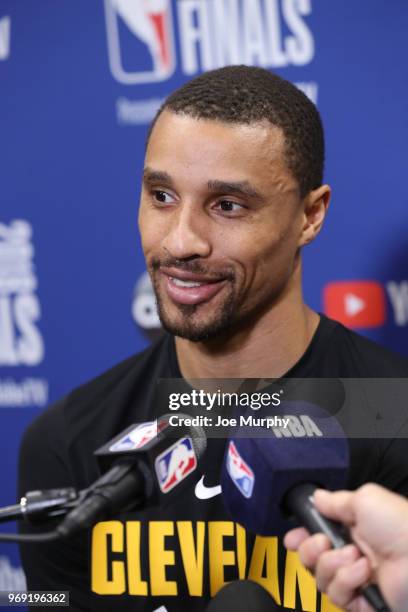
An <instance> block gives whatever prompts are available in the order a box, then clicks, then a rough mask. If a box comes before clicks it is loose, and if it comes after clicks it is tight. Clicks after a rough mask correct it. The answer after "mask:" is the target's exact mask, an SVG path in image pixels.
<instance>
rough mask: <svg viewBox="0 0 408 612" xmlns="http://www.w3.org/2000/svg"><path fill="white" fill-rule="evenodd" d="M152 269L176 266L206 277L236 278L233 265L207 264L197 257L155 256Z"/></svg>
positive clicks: (151, 264)
mask: <svg viewBox="0 0 408 612" xmlns="http://www.w3.org/2000/svg"><path fill="white" fill-rule="evenodd" d="M150 266H151V269H152V270H153V271H155V272H156V271H157V270H159V269H160V268H176V269H178V270H184V271H185V272H191V274H201V275H203V276H206V277H213V278H214V279H219V278H225V279H226V280H231V281H232V280H234V279H235V274H234V271H233V269H232V268H231V267H228V268H226V267H225V266H224V267H219V268H218V267H217V266H216V265H214V266H211V267H209V266H206V265H203V263H202V262H201V261H199V260H197V259H191V260H189V259H176V258H175V257H167V258H164V259H159V258H158V257H153V258H152V260H151V262H150Z"/></svg>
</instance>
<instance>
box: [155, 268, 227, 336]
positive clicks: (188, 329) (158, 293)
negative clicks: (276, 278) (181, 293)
mask: <svg viewBox="0 0 408 612" xmlns="http://www.w3.org/2000/svg"><path fill="white" fill-rule="evenodd" d="M162 265H163V266H165V267H173V268H179V269H180V270H186V271H189V272H191V273H194V274H203V275H208V272H209V271H208V269H204V267H203V266H202V265H201V264H200V263H199V262H197V261H190V262H187V261H186V262H185V261H182V260H171V261H170V260H168V261H165V262H162V261H159V260H156V259H154V260H153V261H152V264H151V271H150V276H151V279H152V284H153V290H154V293H155V297H156V304H157V312H158V315H159V318H160V322H161V324H162V326H163V328H164V329H165V330H166V331H168V332H169V333H170V334H173V335H174V336H179V337H180V338H185V339H186V340H190V341H191V342H203V341H207V340H213V339H215V338H219V337H220V336H225V335H228V332H229V331H230V330H231V329H232V327H233V325H234V323H235V321H236V313H237V311H238V298H237V295H236V283H235V274H234V273H233V271H232V270H228V271H223V272H222V273H221V274H219V277H223V278H226V279H227V280H228V291H227V295H226V296H225V298H224V300H223V301H222V303H221V304H218V306H217V307H216V308H214V311H213V312H211V313H210V314H208V315H207V316H206V318H205V320H202V317H201V316H200V309H202V307H203V306H204V305H205V304H206V303H200V304H175V303H173V302H172V303H171V304H170V305H167V304H166V301H167V300H169V298H166V297H164V296H163V295H162V288H161V286H160V281H159V279H158V273H157V271H158V270H159V268H160V266H162ZM173 313H174V314H173Z"/></svg>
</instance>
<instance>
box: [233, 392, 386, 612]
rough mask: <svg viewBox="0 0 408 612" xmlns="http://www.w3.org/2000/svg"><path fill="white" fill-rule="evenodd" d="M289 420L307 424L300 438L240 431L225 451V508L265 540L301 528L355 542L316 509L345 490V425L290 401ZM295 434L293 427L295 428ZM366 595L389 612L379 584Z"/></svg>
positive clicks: (377, 607) (342, 543)
mask: <svg viewBox="0 0 408 612" xmlns="http://www.w3.org/2000/svg"><path fill="white" fill-rule="evenodd" d="M281 408H282V409H286V410H287V411H288V414H285V417H286V418H288V417H289V418H292V419H296V420H297V422H298V423H299V424H300V423H302V424H303V425H302V426H300V425H299V427H298V428H297V433H296V435H294V434H292V433H291V432H286V433H285V434H284V433H283V432H282V429H278V430H276V431H275V430H273V429H272V430H268V431H267V430H264V431H263V432H260V431H258V432H257V437H254V431H253V428H250V427H246V428H243V427H241V428H239V429H238V430H237V431H236V432H235V434H234V437H233V438H232V439H230V440H229V443H228V445H227V448H226V453H225V460H224V463H223V469H222V476H221V482H222V494H223V501H224V505H225V506H226V508H227V510H228V512H229V513H230V515H231V516H232V518H233V519H234V520H235V521H237V522H238V523H240V524H241V525H243V526H244V527H246V528H247V529H248V530H249V531H252V532H253V533H256V534H260V535H283V534H284V533H286V531H288V530H289V529H292V528H293V527H296V526H297V525H298V524H299V523H300V524H301V525H303V526H304V527H306V528H307V529H308V530H309V532H310V533H320V532H323V533H325V534H326V535H327V536H328V537H329V539H330V541H331V543H332V545H333V546H334V547H335V548H341V547H342V546H345V545H346V544H347V543H350V542H351V539H350V537H349V534H348V530H347V529H345V528H344V527H343V526H342V525H341V524H339V523H336V522H335V521H331V520H329V519H326V518H325V517H323V516H322V515H321V514H320V513H319V512H318V511H317V510H316V508H315V506H314V504H313V498H312V496H313V492H314V491H315V489H317V488H326V489H331V490H336V489H341V488H344V487H345V485H346V482H347V471H348V465H349V451H348V442H347V439H346V437H345V434H344V431H343V430H342V428H341V426H340V424H339V423H338V422H337V420H336V419H334V418H333V417H330V416H328V414H327V413H326V412H325V411H323V410H322V409H321V408H319V407H318V406H316V405H313V404H309V403H307V402H296V403H293V404H292V403H291V402H286V403H285V405H283V404H282V406H281ZM292 429H293V428H292ZM361 593H362V594H363V595H364V597H365V598H366V599H367V601H369V603H370V604H371V605H372V606H373V608H374V609H375V610H377V611H382V612H385V611H386V610H388V608H387V606H386V604H385V602H384V600H383V598H382V596H381V593H380V591H379V589H378V587H377V586H376V585H369V586H367V587H365V588H363V589H362V590H361Z"/></svg>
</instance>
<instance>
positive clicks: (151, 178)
mask: <svg viewBox="0 0 408 612" xmlns="http://www.w3.org/2000/svg"><path fill="white" fill-rule="evenodd" d="M143 180H144V181H145V182H146V183H153V182H155V181H163V182H164V183H168V184H169V185H172V184H173V179H172V178H171V176H170V174H168V173H167V172H161V171H160V170H153V169H152V168H149V166H146V168H144V170H143Z"/></svg>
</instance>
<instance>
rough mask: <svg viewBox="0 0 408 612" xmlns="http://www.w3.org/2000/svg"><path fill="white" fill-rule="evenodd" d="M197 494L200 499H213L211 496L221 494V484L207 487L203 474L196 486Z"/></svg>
mask: <svg viewBox="0 0 408 612" xmlns="http://www.w3.org/2000/svg"><path fill="white" fill-rule="evenodd" d="M195 494H196V497H198V499H211V497H215V496H216V495H220V494H221V485H216V486H215V487H206V486H205V484H204V476H201V478H200V480H199V481H198V482H197V484H196V486H195Z"/></svg>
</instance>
